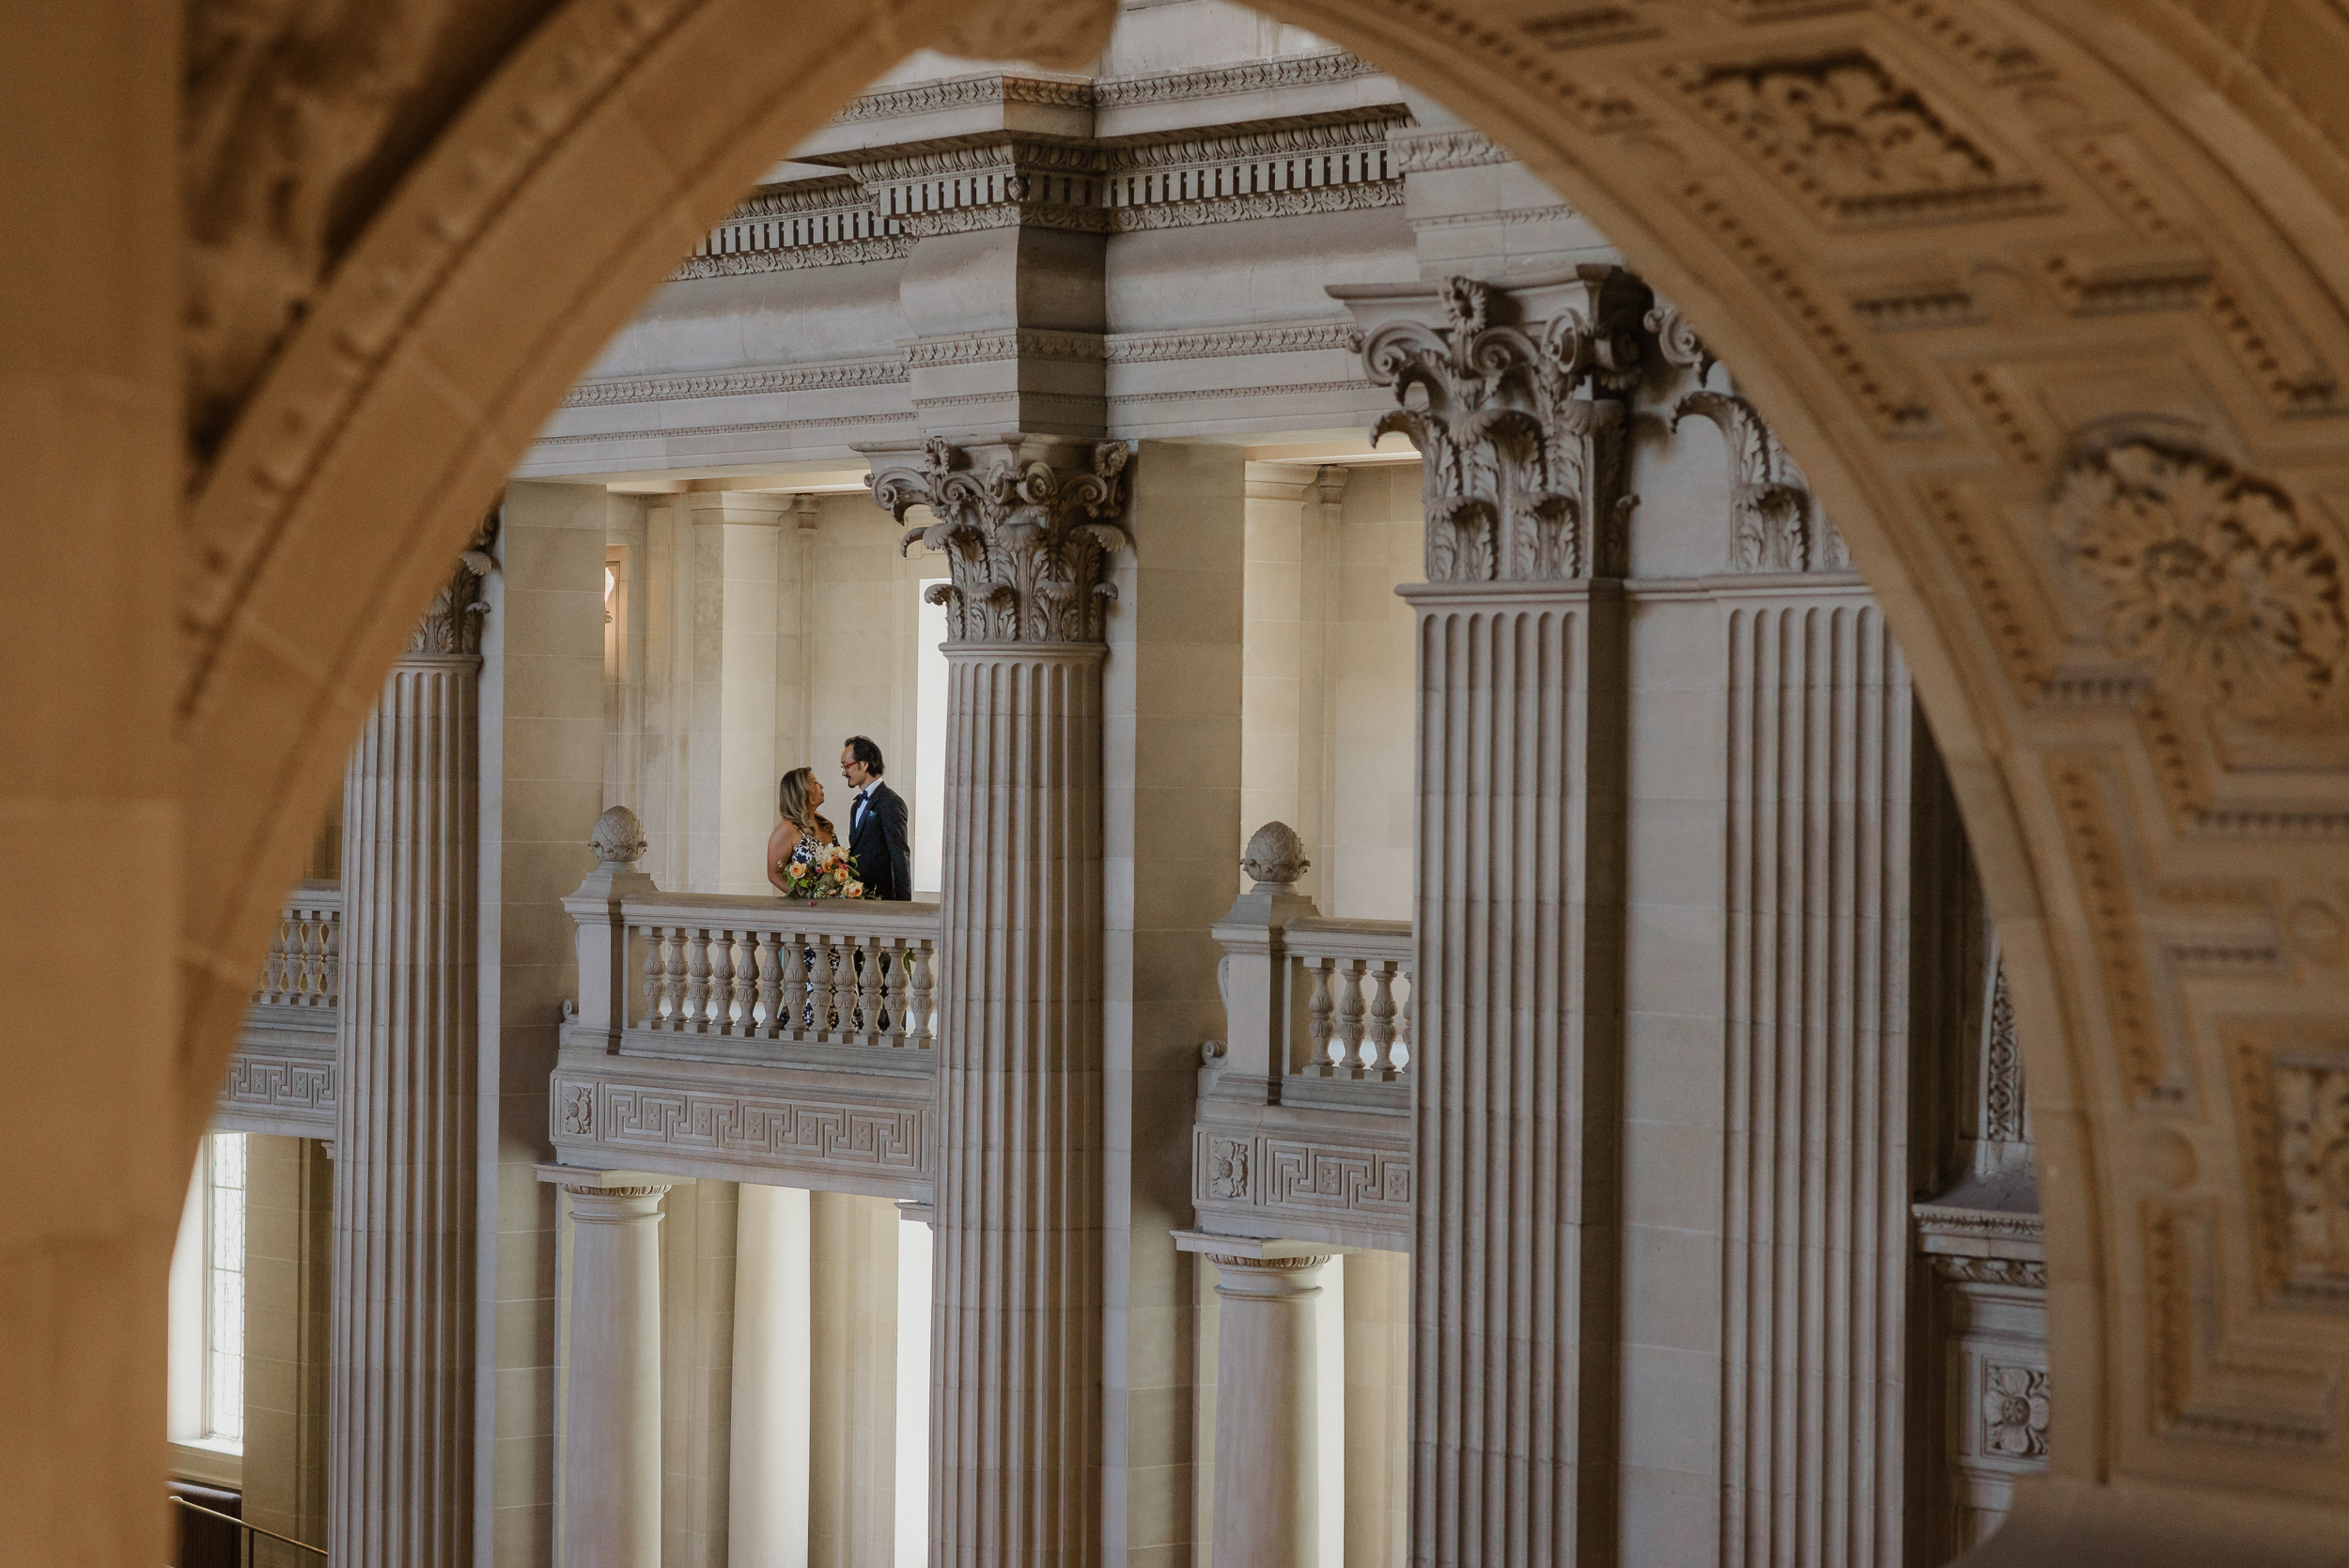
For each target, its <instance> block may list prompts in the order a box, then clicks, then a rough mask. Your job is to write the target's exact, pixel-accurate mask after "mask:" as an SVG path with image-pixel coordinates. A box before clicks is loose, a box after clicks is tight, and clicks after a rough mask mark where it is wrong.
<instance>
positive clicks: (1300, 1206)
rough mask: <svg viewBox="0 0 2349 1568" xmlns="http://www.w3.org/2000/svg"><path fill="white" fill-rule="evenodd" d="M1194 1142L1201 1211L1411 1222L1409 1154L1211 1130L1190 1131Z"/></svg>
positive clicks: (1402, 1225) (1194, 1193) (1195, 1189)
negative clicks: (1236, 1210) (1235, 1209)
mask: <svg viewBox="0 0 2349 1568" xmlns="http://www.w3.org/2000/svg"><path fill="white" fill-rule="evenodd" d="M1193 1138H1194V1142H1193V1146H1192V1158H1191V1172H1192V1175H1191V1187H1192V1190H1191V1199H1192V1201H1193V1202H1194V1203H1198V1204H1200V1205H1202V1206H1203V1207H1220V1208H1223V1209H1226V1210H1228V1209H1231V1208H1233V1207H1243V1208H1248V1209H1252V1210H1256V1211H1259V1212H1261V1213H1262V1214H1263V1215H1264V1216H1265V1217H1266V1218H1267V1219H1297V1220H1305V1221H1319V1222H1321V1223H1324V1224H1329V1225H1340V1226H1343V1225H1357V1226H1360V1225H1372V1226H1379V1227H1392V1228H1397V1229H1408V1226H1409V1224H1410V1220H1411V1201H1412V1194H1413V1188H1414V1182H1413V1175H1412V1166H1411V1157H1410V1154H1409V1152H1408V1150H1399V1149H1379V1148H1371V1147H1366V1146H1363V1145H1360V1144H1346V1143H1339V1142H1334V1141H1323V1140H1318V1139H1303V1138H1291V1137H1280V1136H1275V1135H1271V1134H1267V1133H1245V1132H1239V1133H1235V1132H1226V1131H1223V1130H1220V1129H1218V1128H1215V1127H1212V1126H1202V1127H1199V1128H1197V1129H1196V1130H1195V1132H1194V1134H1193Z"/></svg>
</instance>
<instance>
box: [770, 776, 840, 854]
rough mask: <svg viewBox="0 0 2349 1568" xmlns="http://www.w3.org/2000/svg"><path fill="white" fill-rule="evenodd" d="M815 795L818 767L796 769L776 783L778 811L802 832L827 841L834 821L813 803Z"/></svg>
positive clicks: (776, 808)
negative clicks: (818, 811)
mask: <svg viewBox="0 0 2349 1568" xmlns="http://www.w3.org/2000/svg"><path fill="white" fill-rule="evenodd" d="M815 796H816V769H815V768H793V769H791V771H790V772H788V773H786V774H785V775H784V776H783V779H782V782H781V783H779V784H776V785H775V810H776V811H777V812H779V813H781V814H782V815H783V816H784V818H785V819H786V821H788V822H790V823H791V824H792V825H793V826H794V827H796V828H798V829H799V830H800V831H801V832H802V833H805V834H806V835H807V836H808V837H810V838H812V839H815V840H817V842H818V843H824V842H828V841H829V840H830V839H831V838H832V824H831V823H830V822H828V821H826V820H825V819H824V818H823V817H822V816H821V815H818V814H817V810H816V808H815V806H814V805H812V804H811V803H810V802H811V801H812V800H814V799H815Z"/></svg>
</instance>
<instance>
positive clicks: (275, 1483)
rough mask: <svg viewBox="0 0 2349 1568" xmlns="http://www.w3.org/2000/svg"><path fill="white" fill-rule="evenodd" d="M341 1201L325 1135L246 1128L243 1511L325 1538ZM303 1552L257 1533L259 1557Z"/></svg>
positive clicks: (301, 1537)
mask: <svg viewBox="0 0 2349 1568" xmlns="http://www.w3.org/2000/svg"><path fill="white" fill-rule="evenodd" d="M333 1202H334V1166H333V1164H332V1163H331V1162H330V1161H329V1160H328V1158H327V1155H326V1146H325V1145H324V1144H323V1143H322V1142H320V1141H319V1140H317V1139H314V1138H288V1137H282V1136H278V1135H274V1134H270V1133H249V1134H247V1135H246V1139H245V1198H244V1213H245V1231H244V1235H245V1242H244V1291H245V1300H244V1312H245V1336H244V1368H245V1373H244V1375H245V1384H244V1454H243V1471H244V1498H243V1509H242V1516H243V1517H244V1518H245V1519H247V1520H250V1521H251V1522H252V1523H254V1524H256V1525H258V1526H259V1527H261V1528H262V1529H267V1530H272V1531H274V1532H275V1533H277V1534H279V1535H285V1536H290V1537H292V1538H293V1539H294V1540H296V1541H300V1542H303V1543H305V1544H307V1545H314V1546H321V1547H322V1546H323V1545H325V1541H326V1442H327V1424H326V1401H327V1370H328V1369H327V1342H328V1327H329V1325H328V1319H329V1316H330V1312H329V1305H328V1290H329V1275H330V1270H331V1265H332V1259H333V1255H334V1233H333V1228H332V1220H331V1217H330V1211H331V1208H332V1205H333ZM303 1556H304V1554H303V1553H299V1552H296V1551H294V1550H293V1549H292V1548H291V1547H289V1546H286V1545H283V1544H281V1543H278V1542H272V1541H259V1542H257V1543H256V1549H255V1561H256V1562H257V1563H258V1564H261V1565H262V1568H306V1565H305V1564H303V1561H302V1560H303Z"/></svg>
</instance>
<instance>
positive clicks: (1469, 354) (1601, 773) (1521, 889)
mask: <svg viewBox="0 0 2349 1568" xmlns="http://www.w3.org/2000/svg"><path fill="white" fill-rule="evenodd" d="M1331 292H1332V293H1334V294H1336V295H1338V296H1339V297H1340V298H1342V299H1344V300H1345V301H1346V303H1347V304H1348V306H1349V307H1350V308H1352V309H1353V310H1354V312H1355V314H1356V316H1357V318H1358V319H1360V320H1361V324H1362V326H1363V328H1364V330H1365V334H1366V342H1365V349H1364V356H1365V359H1366V360H1367V362H1368V365H1369V366H1370V371H1371V375H1372V377H1373V379H1374V380H1378V381H1381V382H1385V383H1390V384H1392V385H1394V386H1395V387H1396V388H1397V391H1398V401H1399V402H1401V401H1402V395H1404V394H1408V393H1409V392H1410V391H1411V389H1412V388H1414V387H1416V388H1418V389H1419V390H1420V394H1422V395H1423V396H1413V397H1412V398H1411V401H1410V402H1408V403H1404V404H1403V406H1401V407H1398V409H1397V410H1396V411H1393V412H1391V413H1389V414H1388V415H1386V416H1385V418H1383V419H1382V420H1380V422H1379V424H1378V426H1377V431H1378V433H1380V434H1383V433H1385V432H1387V431H1389V430H1401V431H1403V432H1404V433H1406V434H1408V436H1409V437H1410V438H1411V440H1412V442H1414V443H1415V444H1416V445H1417V446H1418V447H1419V449H1420V452H1421V455H1422V457H1423V474H1424V480H1423V501H1424V506H1425V513H1426V528H1427V536H1426V546H1427V554H1426V569H1427V577H1428V581H1427V582H1424V583H1421V584H1418V585H1415V586H1411V587H1407V588H1405V589H1403V590H1401V592H1402V594H1403V596H1404V598H1406V599H1407V600H1408V601H1409V602H1410V603H1411V605H1412V606H1413V608H1414V609H1415V611H1416V612H1417V613H1418V617H1419V702H1420V711H1419V725H1418V732H1419V736H1420V757H1419V845H1418V865H1417V874H1416V878H1415V881H1416V886H1417V892H1416V894H1415V908H1414V910H1413V916H1414V924H1415V931H1416V958H1417V966H1418V967H1417V985H1416V986H1415V987H1414V989H1413V992H1412V999H1411V1006H1412V1010H1413V1017H1412V1022H1413V1028H1412V1040H1413V1042H1414V1043H1415V1045H1416V1046H1417V1048H1418V1051H1419V1056H1418V1059H1417V1061H1416V1062H1415V1063H1413V1071H1414V1073H1415V1075H1416V1076H1418V1078H1419V1080H1420V1081H1419V1092H1418V1098H1417V1102H1416V1106H1415V1110H1414V1115H1415V1118H1416V1134H1417V1137H1416V1143H1417V1150H1418V1184H1419V1190H1418V1193H1417V1203H1416V1204H1415V1215H1414V1219H1413V1224H1414V1231H1415V1234H1414V1246H1413V1251H1412V1264H1413V1270H1414V1281H1413V1293H1412V1296H1413V1299H1412V1310H1411V1336H1412V1340H1411V1343H1412V1355H1411V1361H1412V1388H1411V1423H1412V1430H1413V1440H1412V1483H1411V1514H1412V1532H1413V1549H1412V1556H1413V1559H1414V1560H1416V1561H1420V1562H1431V1563H1432V1562H1442V1563H1445V1564H1447V1565H1454V1564H1456V1565H1460V1568H1470V1565H1480V1564H1493V1565H1496V1568H1497V1565H1499V1564H1502V1563H1509V1564H1529V1565H1548V1564H1564V1563H1574V1562H1582V1563H1601V1562H1609V1561H1611V1560H1613V1555H1614V1542H1615V1523H1614V1521H1615V1493H1616V1476H1615V1448H1616V1433H1617V1427H1618V1408H1617V1406H1618V1398H1617V1391H1618V1383H1619V1370H1618V1368H1619V1351H1618V1346H1617V1343H1616V1342H1617V1338H1618V1335H1617V1327H1616V1319H1617V1311H1618V1307H1617V1303H1618V1297H1619V1295H1620V1288H1621V1281H1620V1248H1621V1243H1620V1234H1621V1223H1620V1196H1619V1188H1620V1180H1619V1174H1618V1172H1619V1166H1620V1153H1619V1146H1620V1125H1621V1111H1620V1105H1619V1101H1620V1076H1621V1075H1620V1067H1621V1053H1622V1042H1623V1001H1622V988H1623V854H1624V771H1623V768H1624V743H1623V742H1624V678H1625V675H1624V612H1623V588H1622V583H1621V581H1620V578H1621V575H1622V573H1623V571H1624V562H1625V555H1626V539H1625V531H1624V523H1625V520H1626V515H1627V513H1628V511H1629V506H1630V501H1629V497H1628V496H1627V495H1626V485H1625V470H1626V423H1627V421H1626V408H1625V405H1624V403H1623V402H1621V401H1619V400H1618V399H1617V398H1616V397H1614V396H1605V394H1607V393H1609V392H1621V391H1625V390H1626V389H1627V388H1628V387H1629V386H1630V385H1631V384H1632V383H1633V382H1634V381H1635V380H1636V379H1637V375H1638V371H1639V363H1640V337H1639V322H1640V319H1641V316H1642V315H1643V314H1644V313H1645V310H1646V308H1647V304H1648V295H1647V291H1646V289H1645V288H1644V287H1641V286H1640V285H1639V284H1638V283H1637V282H1636V280H1634V279H1632V278H1630V277H1629V276H1628V275H1627V274H1626V273H1624V272H1620V271H1617V270H1615V269H1612V268H1606V267H1586V268H1583V269H1581V270H1580V272H1579V275H1578V277H1577V278H1576V280H1575V281H1574V282H1572V283H1568V284H1560V285H1555V286H1550V287H1543V288H1531V289H1526V290H1523V291H1521V292H1519V293H1517V294H1514V295H1511V294H1503V293H1501V291H1500V290H1498V289H1488V288H1486V287H1484V286H1483V285H1481V284H1477V283H1474V282H1472V281H1470V280H1468V279H1462V278H1453V279H1447V280H1445V281H1443V282H1442V283H1440V284H1435V285H1406V286H1395V285H1367V286H1356V287H1346V288H1339V289H1333V290H1332V291H1331ZM1438 323H1439V324H1438ZM1585 387H1591V388H1594V389H1595V390H1596V391H1597V392H1599V393H1600V394H1601V396H1581V395H1580V394H1581V393H1582V391H1583V389H1584V388H1585ZM1414 405H1416V406H1414ZM1218 1457H1219V1460H1220V1459H1221V1455H1219V1456H1218Z"/></svg>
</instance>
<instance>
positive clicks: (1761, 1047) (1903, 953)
mask: <svg viewBox="0 0 2349 1568" xmlns="http://www.w3.org/2000/svg"><path fill="white" fill-rule="evenodd" d="M1717 592H1718V594H1719V603H1720V606H1721V612H1722V617H1723V621H1724V625H1725V628H1726V630H1727V633H1728V670H1727V672H1726V674H1727V681H1726V684H1727V688H1728V697H1729V715H1728V717H1729V735H1728V747H1729V752H1728V772H1729V777H1728V784H1729V788H1728V807H1729V810H1728V842H1727V847H1728V858H1729V878H1728V902H1727V911H1726V912H1727V936H1728V951H1727V961H1728V962H1727V980H1728V995H1727V999H1726V1001H1727V1009H1726V1011H1727V1017H1726V1034H1727V1038H1726V1042H1725V1043H1726V1046H1727V1052H1726V1056H1727V1061H1726V1067H1727V1072H1726V1081H1727V1087H1728V1098H1727V1103H1726V1107H1725V1114H1726V1118H1727V1127H1728V1140H1729V1151H1728V1152H1729V1158H1728V1161H1727V1181H1726V1187H1725V1188H1724V1191H1723V1225H1724V1231H1725V1234H1724V1239H1723V1249H1722V1251H1723V1279H1722V1324H1721V1353H1722V1378H1723V1389H1722V1402H1721V1409H1722V1420H1723V1430H1722V1434H1721V1511H1722V1513H1721V1561H1722V1563H1723V1564H1724V1565H1732V1564H1735V1565H1746V1564H1771V1565H1775V1564H1779V1563H1787V1562H1809V1561H1822V1560H1828V1559H1829V1558H1830V1556H1833V1557H1835V1558H1836V1559H1837V1560H1843V1561H1847V1562H1849V1563H1851V1564H1853V1565H1854V1568H1863V1565H1875V1568H1894V1565H1896V1564H1898V1563H1899V1562H1900V1561H1901V1560H1902V1542H1901V1515H1902V1505H1901V1495H1902V1487H1901V1475H1902V1460H1901V1451H1902V1447H1903V1440H1904V1418H1903V1412H1904V1404H1905V1400H1906V1393H1907V1375H1906V1362H1907V1356H1908V1349H1907V1343H1906V1336H1907V1327H1906V1323H1907V1318H1906V1311H1907V1308H1906V1297H1907V1289H1908V1258H1907V1224H1908V1203H1909V1197H1910V1188H1909V1162H1908V1119H1909V1077H1908V1058H1909V1042H1908V1018H1907V1011H1908V1009H1907V977H1908V963H1909V914H1908V897H1909V892H1908V890H1909V877H1910V864H1909V815H1908V804H1909V758H1910V733H1909V725H1910V714H1911V711H1912V698H1911V696H1910V693H1909V688H1908V679H1907V674H1906V670H1905V668H1904V667H1903V665H1902V661H1901V657H1900V652H1899V649H1898V648H1897V647H1896V646H1895V645H1894V644H1893V642H1892V639H1891V636H1890V632H1889V631H1888V629H1886V627H1885V624H1884V617H1883V614H1882V613H1881V612H1880V611H1879V610H1877V608H1876V606H1875V603H1874V601H1873V600H1871V599H1870V598H1868V597H1867V594H1866V591H1865V589H1864V588H1862V587H1860V586H1859V584H1858V583H1856V582H1851V581H1850V580H1849V579H1844V580H1843V581H1842V582H1840V583H1838V582H1826V583H1822V584H1821V585H1820V586H1819V587H1817V588H1815V589H1811V588H1808V587H1807V586H1806V585H1805V584H1803V583H1801V582H1798V581H1795V580H1785V579H1781V580H1780V581H1778V582H1775V583H1768V582H1761V583H1753V584H1751V585H1747V586H1738V587H1731V586H1726V585H1724V586H1722V587H1720V588H1719V589H1717ZM1794 1477H1800V1478H1801V1481H1800V1483H1799V1484H1798V1485H1797V1484H1796V1483H1793V1481H1792V1480H1791V1478H1794Z"/></svg>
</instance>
